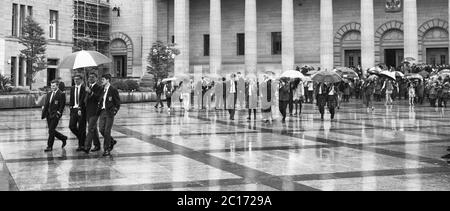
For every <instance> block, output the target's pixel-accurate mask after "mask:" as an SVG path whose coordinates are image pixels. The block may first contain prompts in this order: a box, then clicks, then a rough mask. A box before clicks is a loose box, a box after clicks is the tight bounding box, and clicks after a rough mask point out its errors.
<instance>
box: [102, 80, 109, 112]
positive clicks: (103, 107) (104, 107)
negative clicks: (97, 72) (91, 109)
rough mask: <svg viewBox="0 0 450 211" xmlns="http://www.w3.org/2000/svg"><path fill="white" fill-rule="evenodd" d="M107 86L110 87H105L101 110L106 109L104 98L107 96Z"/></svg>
mask: <svg viewBox="0 0 450 211" xmlns="http://www.w3.org/2000/svg"><path fill="white" fill-rule="evenodd" d="M109 86H110V85H107V86H106V87H105V94H104V95H103V106H102V109H106V96H108V91H109Z"/></svg>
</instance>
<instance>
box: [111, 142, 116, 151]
mask: <svg viewBox="0 0 450 211" xmlns="http://www.w3.org/2000/svg"><path fill="white" fill-rule="evenodd" d="M116 144H117V141H116V140H112V141H111V147H110V150H109V151H112V150H113V149H114V146H115V145H116Z"/></svg>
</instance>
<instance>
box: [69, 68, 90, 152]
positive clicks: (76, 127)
mask: <svg viewBox="0 0 450 211" xmlns="http://www.w3.org/2000/svg"><path fill="white" fill-rule="evenodd" d="M73 80H74V82H75V85H74V86H73V87H72V88H71V89H70V102H69V108H70V121H69V128H70V131H72V133H73V134H74V135H75V136H76V137H77V139H78V149H77V152H81V151H84V142H85V140H86V104H85V101H84V99H85V96H86V88H85V86H84V85H83V84H82V82H83V81H82V78H81V76H80V75H76V76H75V77H74V78H73Z"/></svg>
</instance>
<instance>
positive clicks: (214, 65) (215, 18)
mask: <svg viewBox="0 0 450 211" xmlns="http://www.w3.org/2000/svg"><path fill="white" fill-rule="evenodd" d="M221 1H222V0H211V1H210V23H209V24H210V26H209V30H210V36H209V42H210V44H209V47H210V50H209V66H210V73H214V74H220V71H221V70H222V6H221Z"/></svg>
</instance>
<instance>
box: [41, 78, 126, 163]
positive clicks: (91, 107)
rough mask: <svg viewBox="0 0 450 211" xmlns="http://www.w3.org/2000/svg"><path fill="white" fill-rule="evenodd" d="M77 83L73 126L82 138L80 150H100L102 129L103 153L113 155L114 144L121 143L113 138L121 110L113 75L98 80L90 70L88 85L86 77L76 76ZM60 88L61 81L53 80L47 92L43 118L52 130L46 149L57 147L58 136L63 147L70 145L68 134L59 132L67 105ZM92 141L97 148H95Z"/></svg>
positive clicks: (73, 95) (72, 94) (73, 96)
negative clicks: (113, 128)
mask: <svg viewBox="0 0 450 211" xmlns="http://www.w3.org/2000/svg"><path fill="white" fill-rule="evenodd" d="M74 82H75V85H74V86H73V87H72V88H71V90H70V102H69V108H70V121H69V128H70V130H71V131H72V133H73V134H74V135H75V136H76V138H77V139H78V148H77V150H76V151H77V152H85V153H86V154H89V153H90V152H98V151H100V150H101V145H100V138H99V134H98V133H99V131H100V133H101V134H102V136H103V138H104V144H103V149H104V153H103V156H109V155H111V151H112V150H113V148H114V145H116V144H117V141H116V140H114V139H113V138H112V137H111V130H112V126H113V124H114V118H115V116H116V114H117V112H118V111H119V109H120V97H119V92H118V90H117V89H116V88H114V87H112V86H111V75H110V74H106V75H103V76H102V77H101V80H100V81H98V76H97V74H95V73H90V74H89V78H88V84H87V85H85V84H83V78H82V76H80V75H76V76H75V77H74ZM58 87H60V82H59V81H57V80H54V81H52V82H51V92H49V93H47V99H46V101H45V105H44V107H43V110H42V119H46V120H47V124H48V130H49V131H48V133H49V137H48V142H47V148H46V149H45V150H44V151H45V152H51V151H52V150H53V143H54V140H55V138H57V139H59V140H61V141H62V148H64V147H65V146H66V144H67V136H64V135H62V134H61V133H59V132H58V131H56V128H57V126H58V123H59V122H60V120H61V117H62V116H63V112H64V108H65V106H66V96H65V94H64V90H61V89H60V88H58ZM97 122H98V125H97ZM97 126H98V127H97ZM86 127H87V133H86ZM92 144H93V145H94V149H92Z"/></svg>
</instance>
